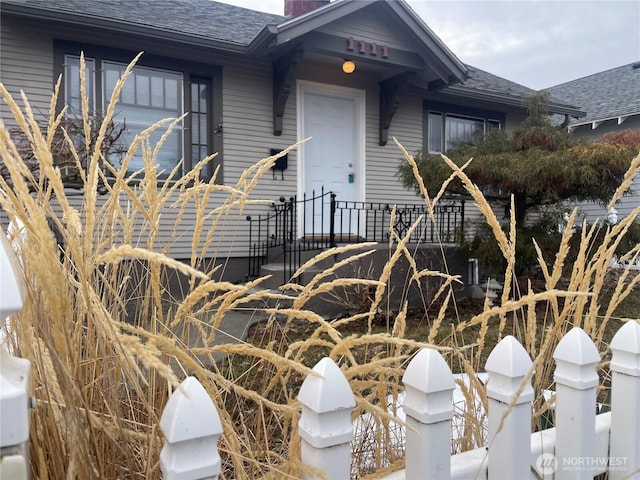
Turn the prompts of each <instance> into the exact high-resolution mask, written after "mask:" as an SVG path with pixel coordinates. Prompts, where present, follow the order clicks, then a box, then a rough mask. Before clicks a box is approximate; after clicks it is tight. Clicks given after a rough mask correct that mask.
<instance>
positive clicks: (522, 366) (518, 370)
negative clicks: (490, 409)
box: [485, 335, 533, 404]
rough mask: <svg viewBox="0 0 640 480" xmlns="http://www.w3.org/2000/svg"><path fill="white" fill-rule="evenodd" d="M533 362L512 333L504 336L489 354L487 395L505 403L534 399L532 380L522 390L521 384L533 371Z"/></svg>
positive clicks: (486, 365) (517, 402)
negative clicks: (515, 397)
mask: <svg viewBox="0 0 640 480" xmlns="http://www.w3.org/2000/svg"><path fill="white" fill-rule="evenodd" d="M532 365H533V362H532V361H531V357H529V354H528V353H527V351H526V350H525V349H524V347H523V346H522V344H521V343H520V342H518V340H516V338H515V337H513V336H512V335H508V336H506V337H504V338H503V339H502V340H500V342H499V343H498V344H497V345H496V346H495V348H494V349H493V350H492V351H491V353H490V354H489V358H487V363H486V364H485V369H486V370H487V373H488V374H489V381H488V383H487V396H488V397H490V398H493V399H494V400H498V401H501V402H504V403H512V402H513V401H514V396H515V395H516V394H518V398H517V399H516V401H515V403H516V404H520V403H525V402H530V401H531V400H533V388H532V387H531V381H528V382H527V385H525V387H524V388H523V389H522V390H521V391H520V385H521V383H522V381H523V379H524V378H525V376H526V375H527V374H529V372H530V371H531V366H532Z"/></svg>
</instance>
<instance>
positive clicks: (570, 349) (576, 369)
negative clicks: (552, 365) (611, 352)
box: [553, 327, 600, 390]
mask: <svg viewBox="0 0 640 480" xmlns="http://www.w3.org/2000/svg"><path fill="white" fill-rule="evenodd" d="M553 359H554V360H555V361H556V370H555V373H554V375H553V378H554V379H555V381H556V382H557V383H560V384H562V385H567V386H569V387H572V388H575V389H578V390H587V389H589V388H594V387H596V386H597V385H598V381H599V378H598V372H597V371H596V365H597V364H598V362H600V353H599V352H598V349H597V348H596V346H595V344H594V343H593V341H592V340H591V339H590V338H589V336H588V335H587V334H586V333H585V332H584V330H582V329H581V328H580V327H573V328H572V329H571V330H570V331H569V333H567V334H566V335H565V336H564V338H563V339H562V340H560V341H559V342H558V345H557V347H556V349H555V351H554V352H553Z"/></svg>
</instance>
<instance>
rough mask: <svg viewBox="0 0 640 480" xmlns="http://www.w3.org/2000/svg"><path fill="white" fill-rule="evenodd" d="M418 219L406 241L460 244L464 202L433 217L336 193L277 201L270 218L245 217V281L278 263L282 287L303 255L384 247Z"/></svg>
mask: <svg viewBox="0 0 640 480" xmlns="http://www.w3.org/2000/svg"><path fill="white" fill-rule="evenodd" d="M394 207H395V216H394V217H393V226H392V227H391V226H390V225H391V219H392V212H393V209H394ZM421 215H422V218H420V216H421ZM418 219H420V223H419V225H418V226H417V227H416V228H415V229H414V230H413V232H412V234H411V237H410V239H409V241H410V242H412V243H459V242H460V240H461V239H462V226H463V224H464V201H461V200H451V201H449V203H442V204H439V205H437V206H436V207H435V209H434V214H433V216H432V215H429V213H428V210H427V207H426V205H424V204H397V205H392V204H389V203H375V202H351V201H340V200H338V199H337V198H336V194H335V193H333V192H325V191H324V189H322V190H321V191H320V193H319V194H316V192H315V191H313V192H312V193H311V196H310V197H307V195H306V194H305V195H303V198H302V200H298V199H297V198H296V197H290V198H289V199H286V198H285V197H280V199H279V202H274V203H273V204H272V211H271V212H269V213H268V214H266V215H258V216H256V217H251V216H248V217H247V220H248V221H249V245H250V247H249V248H250V251H249V269H248V277H249V278H255V277H257V276H259V275H260V270H261V268H262V266H263V265H265V264H266V263H269V262H274V263H281V264H282V265H283V283H286V282H288V281H289V280H290V278H291V276H292V275H293V273H294V272H295V271H296V270H297V269H298V268H299V267H300V265H301V264H302V263H304V261H305V260H307V258H305V254H304V252H313V251H321V250H324V249H327V248H330V247H334V246H336V245H338V244H343V243H353V242H364V241H369V242H387V241H389V238H390V235H391V232H392V231H393V232H395V233H396V234H397V235H398V236H399V237H401V238H402V237H404V236H405V235H406V234H407V233H408V231H409V229H410V228H411V226H412V225H414V224H415V223H416V222H417V221H418ZM392 229H393V230H392Z"/></svg>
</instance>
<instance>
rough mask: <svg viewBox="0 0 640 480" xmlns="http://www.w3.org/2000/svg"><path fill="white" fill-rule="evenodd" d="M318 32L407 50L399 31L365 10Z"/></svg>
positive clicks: (405, 42)
mask: <svg viewBox="0 0 640 480" xmlns="http://www.w3.org/2000/svg"><path fill="white" fill-rule="evenodd" d="M318 30H319V31H321V32H323V33H328V34H331V35H337V36H340V37H344V38H345V39H346V38H349V37H353V38H354V40H358V41H359V40H364V41H365V42H374V43H376V44H378V45H387V46H389V47H390V48H405V49H406V48H407V41H406V38H405V37H404V36H403V35H401V34H400V33H399V32H400V29H398V28H394V26H393V25H390V24H389V23H388V22H385V21H384V20H383V19H382V18H380V16H378V15H375V14H374V13H372V12H368V11H366V10H365V11H361V12H359V13H358V15H357V16H352V17H347V18H344V19H341V20H337V21H336V22H334V23H332V24H330V25H327V26H325V27H323V28H320V29H318ZM345 51H346V50H345Z"/></svg>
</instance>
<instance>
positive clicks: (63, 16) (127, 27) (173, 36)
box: [2, 2, 248, 53]
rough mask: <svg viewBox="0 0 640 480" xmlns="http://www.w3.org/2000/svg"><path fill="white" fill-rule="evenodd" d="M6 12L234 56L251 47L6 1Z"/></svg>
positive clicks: (3, 6) (3, 7) (4, 10)
mask: <svg viewBox="0 0 640 480" xmlns="http://www.w3.org/2000/svg"><path fill="white" fill-rule="evenodd" d="M2 13H3V14H5V15H13V16H17V17H21V18H28V19H33V20H42V21H48V22H56V23H63V24H67V25H79V26H82V27H89V28H100V29H104V30H111V31H117V32H118V33H119V34H122V33H129V34H134V35H140V36H144V37H150V38H153V39H156V40H166V41H169V42H172V43H177V44H184V45H190V46H199V47H204V48H209V49H215V50H223V51H227V52H233V53H247V52H248V46H247V45H244V44H240V43H234V42H226V41H223V40H213V39H210V38H205V37H202V36H198V35H189V34H186V33H183V32H178V31H172V30H163V29H160V28H153V27H147V26H144V25H139V24H134V23H129V22H124V21H121V20H114V19H103V18H98V17H94V16H91V15H81V14H77V13H71V12H60V11H52V10H47V9H43V8H37V7H33V6H29V7H27V6H23V5H16V4H11V3H4V2H3V4H2Z"/></svg>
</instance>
